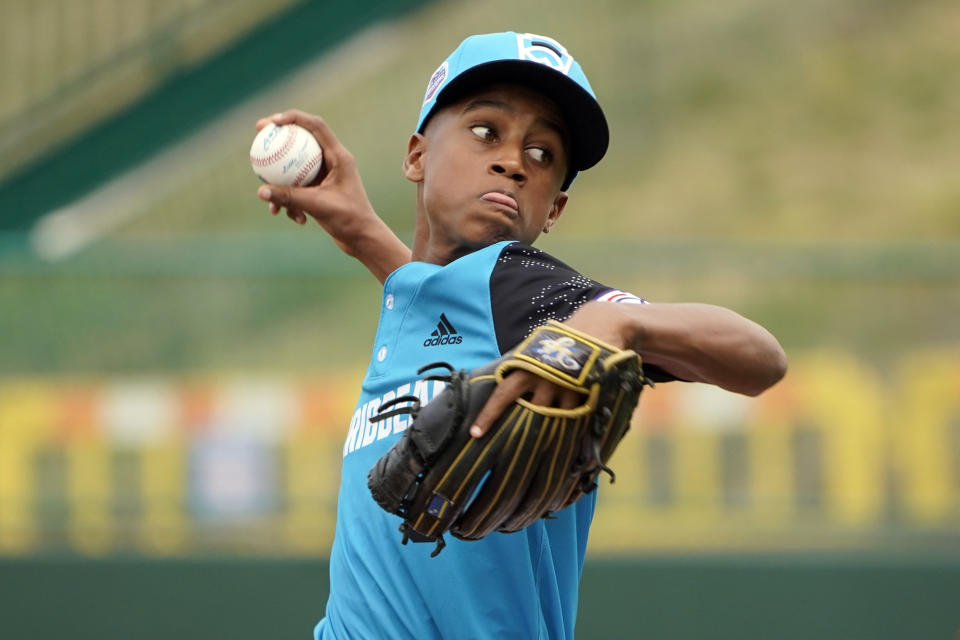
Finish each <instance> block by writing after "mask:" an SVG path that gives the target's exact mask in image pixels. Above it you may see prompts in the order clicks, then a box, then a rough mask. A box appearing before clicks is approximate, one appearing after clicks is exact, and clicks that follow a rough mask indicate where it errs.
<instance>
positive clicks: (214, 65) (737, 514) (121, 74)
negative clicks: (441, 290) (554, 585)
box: [0, 0, 960, 639]
mask: <svg viewBox="0 0 960 640" xmlns="http://www.w3.org/2000/svg"><path fill="white" fill-rule="evenodd" d="M420 5H424V6H423V7H420ZM427 5H429V6H427ZM958 7H960V5H957V4H956V3H955V2H952V1H948V0H925V1H922V2H906V1H897V0H893V1H888V2H871V1H869V0H844V1H843V2H834V1H828V0H813V1H812V2H808V3H803V4H802V5H798V4H796V3H791V2H788V1H787V0H774V1H772V2H768V1H760V0H745V1H744V2H739V3H735V4H732V5H723V6H721V5H716V4H715V3H710V2H708V1H707V0H684V1H682V2H675V3H667V4H665V3H653V2H631V1H629V0H602V1H599V2H593V3H573V2H560V3H556V2H544V1H541V0H535V1H531V2H527V3H523V4H518V3H512V2H507V1H506V0H492V1H491V2H485V3H467V2H454V1H448V2H436V3H421V2H414V1H412V0H410V1H406V2H399V1H393V2H391V1H388V0H382V1H380V2H369V3H359V4H356V3H354V4H350V5H346V4H341V3H334V2H319V1H317V2H302V1H295V0H271V1H269V2H266V1H259V2H253V1H252V0H251V1H240V0H235V1H233V2H227V1H224V0H189V1H188V0H181V1H169V2H157V1H150V0H126V1H123V2H121V1H120V0H113V1H111V0H75V1H69V2H68V1H67V0H42V1H27V0H9V1H7V2H3V3H0V16H2V29H3V32H2V33H3V46H4V54H3V56H2V57H0V89H2V90H0V151H2V153H0V620H6V621H7V625H8V626H7V627H3V626H0V637H7V636H10V637H31V638H33V637H52V636H53V634H55V633H57V630H58V629H62V628H63V625H66V626H71V627H73V629H74V630H73V632H72V635H73V637H77V638H82V637H91V638H92V637H97V638H103V637H140V638H148V637H153V636H151V635H150V634H151V633H155V634H156V636H155V637H168V636H169V635H171V634H174V633H176V632H177V627H176V626H175V625H174V622H176V621H177V620H178V619H190V620H192V621H193V624H194V625H195V629H196V630H199V631H198V634H197V635H204V634H205V635H212V636H217V635H231V636H232V637H260V636H262V635H271V634H270V631H271V630H273V631H274V632H275V633H274V634H272V635H274V636H285V635H289V636H291V637H297V636H300V637H304V635H305V633H307V632H308V629H309V627H310V625H311V624H312V622H313V621H314V620H315V619H316V618H317V617H318V616H319V615H320V612H321V611H322V605H323V602H324V600H325V593H326V591H325V590H326V588H327V586H326V583H325V571H326V565H325V555H326V553H327V550H328V549H329V545H330V541H331V537H332V535H333V527H334V507H335V498H336V490H337V485H338V474H339V460H340V457H341V451H342V445H343V437H344V433H345V425H346V424H348V422H349V418H350V413H351V411H352V410H353V407H352V401H353V398H354V396H355V393H356V387H357V385H358V383H359V380H360V377H361V375H362V369H363V367H364V364H365V359H366V358H367V357H369V352H370V335H372V331H373V329H374V327H375V322H376V312H377V307H378V301H379V291H378V287H377V286H376V283H375V282H374V281H373V279H372V278H370V277H369V276H367V275H366V274H364V273H363V272H362V269H361V268H359V267H358V266H357V265H355V264H352V263H351V262H350V261H349V260H348V259H346V258H345V257H342V256H340V255H339V253H338V251H337V249H336V247H335V246H334V245H333V243H332V242H330V241H329V240H328V239H326V238H325V237H323V235H322V234H321V233H320V232H319V231H317V230H316V228H309V229H299V228H293V227H292V225H289V224H287V223H286V221H285V220H282V219H280V220H278V219H275V218H272V217H270V216H269V215H268V214H266V213H265V211H264V210H263V209H264V208H263V206H262V203H260V202H259V201H257V200H256V198H255V197H254V195H253V194H254V190H255V188H256V182H255V179H254V178H253V176H252V173H251V172H250V169H249V166H248V164H247V160H246V152H247V149H248V148H249V140H250V139H251V137H252V134H253V122H254V121H255V119H256V118H257V117H259V116H263V115H265V114H268V113H272V112H274V111H277V110H280V109H284V108H288V107H299V108H303V109H305V110H309V111H313V112H317V113H321V114H322V115H323V116H324V117H325V118H326V119H327V120H328V122H330V123H331V124H332V125H333V126H334V129H335V130H336V131H337V134H338V135H339V137H340V138H341V140H342V141H343V142H344V143H345V144H346V145H347V146H348V147H349V148H350V149H351V150H352V151H353V153H354V155H355V156H356V157H357V159H358V163H359V165H360V167H361V170H362V172H363V173H364V176H365V179H366V181H367V188H368V191H369V193H370V196H371V199H372V200H373V202H374V204H375V205H376V207H377V209H378V211H379V212H380V213H381V215H382V216H383V217H384V218H385V219H386V220H387V221H388V222H389V223H390V224H391V225H392V226H393V227H394V228H396V229H397V231H398V233H400V234H401V236H407V237H408V236H409V234H410V232H411V227H410V223H411V215H410V209H409V206H408V204H406V203H407V202H409V198H410V192H409V190H408V188H407V185H406V184H405V183H404V181H403V179H402V177H401V176H400V175H399V172H398V170H397V167H398V166H399V158H400V153H399V152H400V150H402V148H403V146H404V145H405V143H406V138H407V136H408V135H409V130H410V129H411V128H412V126H413V120H414V116H415V112H416V107H417V105H418V104H419V100H420V97H421V95H422V90H423V85H424V83H425V81H426V78H427V76H428V75H429V73H430V71H432V69H433V66H434V65H435V64H436V62H437V61H438V60H440V59H442V57H443V56H444V55H446V53H447V52H448V51H449V50H450V49H451V48H452V47H453V46H455V44H456V43H457V42H458V41H459V39H460V38H461V37H462V36H463V35H465V34H467V33H470V32H480V31H492V30H502V29H515V28H520V29H529V30H531V31H536V32H541V33H549V34H551V35H555V36H556V37H558V38H559V39H560V40H561V41H562V42H564V43H565V44H566V45H567V46H568V47H569V48H570V49H571V51H573V52H574V54H575V55H577V57H578V58H579V59H580V60H581V62H583V64H584V66H585V68H587V69H588V71H590V77H591V81H592V82H593V84H594V86H595V88H596V89H597V90H598V93H599V94H600V96H601V99H602V101H603V103H604V105H605V109H606V110H607V112H608V116H609V119H610V121H611V126H612V129H613V131H614V133H615V135H614V140H613V145H612V147H611V151H610V155H609V156H608V159H607V160H606V161H605V166H603V167H602V168H598V169H597V170H595V171H590V172H586V173H584V174H583V175H582V176H580V177H579V178H578V180H577V184H576V186H575V188H574V190H573V192H572V194H571V195H572V197H571V204H570V206H569V207H568V211H567V213H565V216H564V218H563V220H562V221H561V227H560V228H559V229H558V233H556V234H551V236H550V237H548V238H544V239H543V243H542V245H543V246H544V247H545V248H546V249H547V250H549V251H551V252H554V253H556V254H557V255H559V256H561V257H563V258H564V259H565V260H567V261H568V262H570V263H571V264H573V265H574V266H576V267H578V268H580V269H581V270H582V271H584V272H585V273H588V274H589V275H591V276H593V277H595V278H596V279H598V280H601V281H604V282H609V283H611V284H616V285H617V286H621V287H623V288H626V289H630V290H633V291H635V292H637V293H639V294H642V295H644V296H645V297H648V298H650V299H653V300H666V301H675V300H702V301H705V302H713V303H717V304H722V305H726V306H730V307H732V308H734V309H737V310H739V311H741V312H743V313H744V314H745V315H747V316H749V317H751V318H754V319H756V320H758V321H760V322H761V323H762V324H764V325H765V326H767V327H769V328H770V329H771V330H772V331H773V332H774V333H775V334H776V335H777V336H778V337H780V339H781V341H782V342H783V344H784V346H785V347H786V348H787V351H788V353H789V355H790V358H791V370H790V373H789V374H788V377H787V378H786V379H785V380H784V381H783V382H782V383H781V384H780V385H778V386H777V387H776V388H775V389H774V390H772V391H771V392H769V393H767V394H765V395H763V396H762V397H760V398H759V399H756V400H747V399H742V398H739V397H736V396H732V395H730V394H725V393H720V392H716V391H714V390H710V389H706V388H702V387H700V386H698V385H660V386H658V387H657V388H656V389H655V390H653V391H652V392H649V393H647V394H646V395H645V397H644V399H643V402H642V403H641V407H640V409H639V414H638V419H637V421H636V423H635V428H634V430H633V432H632V433H631V435H630V436H629V437H628V439H627V440H626V441H625V443H624V445H623V447H622V448H621V450H619V451H618V452H617V456H616V458H615V459H614V466H615V469H616V471H617V483H616V484H615V485H613V486H604V487H602V488H601V497H600V508H599V510H598V513H597V518H596V522H595V525H594V528H593V532H592V536H591V541H590V544H591V551H590V555H589V556H588V563H587V566H586V569H585V575H584V584H583V589H582V600H583V607H582V611H581V618H580V621H579V623H580V624H579V627H578V637H582V638H594V637H596V638H600V637H603V638H616V637H624V638H628V637H670V638H703V637H712V638H726V637H729V638H743V637H767V636H771V637H778V638H793V637H796V638H806V637H811V636H814V635H815V636H820V637H838V638H839V637H842V638H847V639H850V638H871V639H873V638H906V637H910V638H927V637H931V638H932V637H949V634H950V633H953V632H955V631H956V630H957V629H958V628H960V613H958V612H960V599H958V596H957V594H958V593H960V555H958V554H957V543H958V541H960V537H958V531H960V529H958V527H960V364H958V362H960V360H958V355H960V328H958V327H960V325H958V322H957V318H958V317H960V187H958V186H957V185H958V183H957V181H956V173H957V167H958V158H957V155H956V150H957V149H958V148H960V129H958V128H957V127H956V126H955V125H956V122H955V116H956V113H957V107H958V101H960V79H958V76H957V74H956V71H955V70H956V69H957V68H958V67H960V45H958V44H957V40H956V38H955V31H956V29H955V27H956V25H957V24H960V9H958ZM505 16H507V17H505ZM398 106H399V107H400V108H398ZM391 149H392V150H396V152H390V151H385V150H391ZM599 216H602V221H600V218H599ZM51 585H55V586H53V587H52V586H51ZM212 594H216V597H214V596H213V595H212ZM49 602H55V603H56V604H57V607H58V610H59V611H60V612H61V617H59V618H51V617H49V616H47V615H46V614H45V612H46V611H47V607H48V606H49ZM114 603H122V608H123V609H124V610H125V611H126V613H125V614H124V615H123V616H119V617H117V615H116V609H117V607H116V606H113V605H114ZM238 605H240V606H238ZM247 605H249V606H247ZM239 609H243V610H244V611H243V613H242V614H241V613H240V612H239ZM634 611H637V613H636V616H637V618H636V619H635V618H633V616H634V613H633V612H634ZM158 618H163V619H164V621H158ZM226 618H230V619H231V622H230V623H225V622H224V620H225V619H226ZM167 621H173V622H167ZM54 623H56V624H54ZM233 623H236V625H237V626H236V627H235V628H234V627H230V624H233ZM2 624H3V623H2V622H0V625H2ZM57 625H59V626H57ZM147 627H149V630H146V628H147ZM203 630H206V633H203V632H202V631H203Z"/></svg>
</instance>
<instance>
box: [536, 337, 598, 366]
mask: <svg viewBox="0 0 960 640" xmlns="http://www.w3.org/2000/svg"><path fill="white" fill-rule="evenodd" d="M539 344H540V346H539V347H534V348H533V349H532V351H533V353H535V354H536V357H537V359H538V360H540V361H541V362H545V363H547V364H550V365H553V366H555V367H560V368H561V369H566V370H567V371H579V370H580V369H581V368H582V367H583V363H584V362H585V361H586V359H587V357H588V356H589V355H590V353H591V351H590V350H584V349H583V348H582V345H580V343H578V342H577V341H576V340H574V339H573V338H571V337H570V336H560V337H557V338H554V337H550V336H549V335H548V336H547V337H545V338H543V339H541V340H540V342H539ZM578 346H580V347H581V348H580V349H578V348H577V347H578Z"/></svg>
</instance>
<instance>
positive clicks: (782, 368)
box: [745, 341, 787, 397]
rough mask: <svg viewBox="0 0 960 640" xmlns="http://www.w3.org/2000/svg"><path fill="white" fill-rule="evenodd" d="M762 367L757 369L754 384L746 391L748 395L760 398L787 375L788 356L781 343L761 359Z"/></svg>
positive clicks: (775, 344) (775, 343) (775, 345)
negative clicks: (759, 396)
mask: <svg viewBox="0 0 960 640" xmlns="http://www.w3.org/2000/svg"><path fill="white" fill-rule="evenodd" d="M761 362H762V363H763V364H762V366H759V367H757V369H756V371H757V375H756V376H755V377H754V380H753V384H752V385H751V386H750V388H749V389H748V390H746V391H745V393H746V395H749V396H754V397H756V396H758V395H760V394H761V393H763V392H764V391H766V390H767V389H769V388H770V387H772V386H773V385H775V384H777V383H778V382H780V381H781V380H783V377H784V376H785V375H787V354H786V352H784V350H783V348H782V347H781V346H780V344H779V343H777V342H776V341H774V345H772V347H771V348H770V349H769V351H768V352H767V353H765V354H764V355H763V357H762V358H761Z"/></svg>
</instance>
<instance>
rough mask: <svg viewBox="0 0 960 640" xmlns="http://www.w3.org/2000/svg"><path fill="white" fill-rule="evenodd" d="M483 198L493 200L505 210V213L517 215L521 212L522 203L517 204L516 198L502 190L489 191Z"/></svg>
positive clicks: (481, 197)
mask: <svg viewBox="0 0 960 640" xmlns="http://www.w3.org/2000/svg"><path fill="white" fill-rule="evenodd" d="M480 199H481V200H486V201H487V202H492V203H493V204H495V205H497V207H498V208H500V209H501V210H503V211H504V212H505V213H507V214H509V215H511V216H516V215H518V214H519V213H520V205H519V204H517V201H516V199H515V198H514V197H513V196H512V195H509V194H507V193H503V192H501V191H489V192H487V193H485V194H483V195H482V196H480Z"/></svg>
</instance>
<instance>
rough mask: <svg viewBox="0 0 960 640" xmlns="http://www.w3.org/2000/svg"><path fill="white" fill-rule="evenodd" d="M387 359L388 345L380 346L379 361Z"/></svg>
mask: <svg viewBox="0 0 960 640" xmlns="http://www.w3.org/2000/svg"><path fill="white" fill-rule="evenodd" d="M386 359H387V348H386V347H380V350H379V351H377V361H378V362H383V361H384V360H386Z"/></svg>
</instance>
